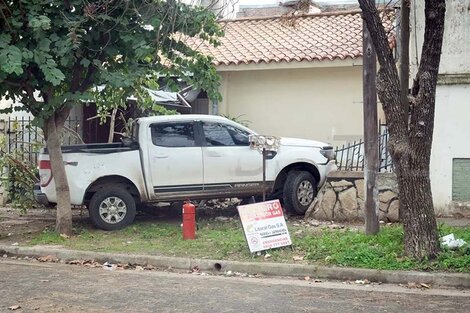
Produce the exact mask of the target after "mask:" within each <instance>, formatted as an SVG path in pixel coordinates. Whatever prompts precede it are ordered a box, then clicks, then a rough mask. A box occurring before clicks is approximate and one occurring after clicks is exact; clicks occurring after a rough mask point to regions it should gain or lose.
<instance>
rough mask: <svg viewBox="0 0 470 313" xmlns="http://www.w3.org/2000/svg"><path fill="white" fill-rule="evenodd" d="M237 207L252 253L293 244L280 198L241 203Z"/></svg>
mask: <svg viewBox="0 0 470 313" xmlns="http://www.w3.org/2000/svg"><path fill="white" fill-rule="evenodd" d="M237 209H238V214H239V215H240V219H241V222H242V226H243V231H244V233H245V238H246V242H247V243H248V248H249V249H250V252H251V253H255V252H258V251H263V250H268V249H273V248H279V247H285V246H290V245H292V241H291V238H290V235H289V230H288V229H287V224H286V220H285V218H284V213H283V211H282V207H281V204H280V203H279V200H272V201H266V202H259V203H253V204H248V205H239V206H238V207H237Z"/></svg>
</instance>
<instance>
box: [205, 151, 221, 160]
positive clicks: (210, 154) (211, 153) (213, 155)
mask: <svg viewBox="0 0 470 313" xmlns="http://www.w3.org/2000/svg"><path fill="white" fill-rule="evenodd" d="M207 156H208V157H211V158H220V157H221V156H222V154H220V153H218V152H214V151H209V152H207Z"/></svg>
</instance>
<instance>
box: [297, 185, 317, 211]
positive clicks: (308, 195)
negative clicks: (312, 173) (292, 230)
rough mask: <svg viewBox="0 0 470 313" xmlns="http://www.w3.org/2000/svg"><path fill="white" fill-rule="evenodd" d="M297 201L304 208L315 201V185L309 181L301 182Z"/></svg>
mask: <svg viewBox="0 0 470 313" xmlns="http://www.w3.org/2000/svg"><path fill="white" fill-rule="evenodd" d="M297 200H298V201H299V203H300V204H301V205H303V206H307V205H309V204H310V203H311V202H312V201H313V185H312V183H311V182H310V181H308V180H303V181H301V182H300V184H299V187H298V188H297Z"/></svg>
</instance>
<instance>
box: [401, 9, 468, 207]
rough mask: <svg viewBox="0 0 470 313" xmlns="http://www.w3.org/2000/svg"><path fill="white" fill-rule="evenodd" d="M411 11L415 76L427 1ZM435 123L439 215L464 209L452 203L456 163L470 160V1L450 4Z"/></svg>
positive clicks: (434, 173)
mask: <svg viewBox="0 0 470 313" xmlns="http://www.w3.org/2000/svg"><path fill="white" fill-rule="evenodd" d="M411 9H412V10H411V12H412V22H411V26H412V27H411V30H412V33H411V46H410V56H411V60H410V61H411V64H412V74H414V73H416V69H417V64H418V60H419V58H418V57H419V55H420V53H421V46H422V43H423V34H424V2H423V1H412V8H411ZM415 17H416V18H415ZM414 25H416V27H415V26H414ZM417 56H418V57H417ZM434 121H435V124H434V125H435V128H434V136H433V148H432V153H431V184H432V192H433V198H434V205H435V207H436V210H437V211H438V212H441V213H452V212H453V211H455V210H461V209H462V208H461V207H459V205H458V204H456V203H453V202H452V162H453V159H454V158H470V0H447V1H446V19H445V28H444V42H443V47H442V55H441V63H440V67H439V83H438V86H437V91H436V114H435V120H434ZM469 183H470V182H469ZM468 204H470V202H469V203H468Z"/></svg>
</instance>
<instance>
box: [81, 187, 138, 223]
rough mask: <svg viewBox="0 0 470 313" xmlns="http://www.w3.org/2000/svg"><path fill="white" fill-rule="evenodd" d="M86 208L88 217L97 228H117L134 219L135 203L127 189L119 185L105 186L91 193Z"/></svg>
mask: <svg viewBox="0 0 470 313" xmlns="http://www.w3.org/2000/svg"><path fill="white" fill-rule="evenodd" d="M88 209H89V212H90V219H91V221H92V223H93V225H95V226H96V227H97V228H101V229H104V230H117V229H121V228H124V227H126V226H127V225H129V224H131V223H132V222H133V221H134V218H135V212H136V205H135V200H134V198H133V197H132V195H131V194H130V193H129V192H128V191H127V190H125V189H123V188H120V187H105V188H103V189H100V190H98V191H97V192H96V193H95V194H94V195H93V197H92V198H91V200H90V204H89V206H88Z"/></svg>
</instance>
